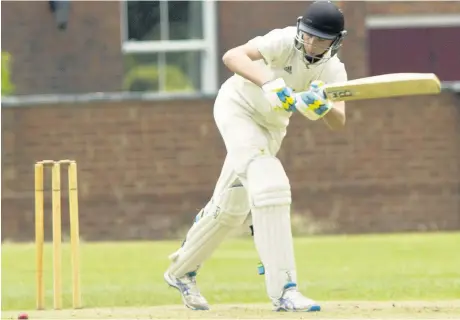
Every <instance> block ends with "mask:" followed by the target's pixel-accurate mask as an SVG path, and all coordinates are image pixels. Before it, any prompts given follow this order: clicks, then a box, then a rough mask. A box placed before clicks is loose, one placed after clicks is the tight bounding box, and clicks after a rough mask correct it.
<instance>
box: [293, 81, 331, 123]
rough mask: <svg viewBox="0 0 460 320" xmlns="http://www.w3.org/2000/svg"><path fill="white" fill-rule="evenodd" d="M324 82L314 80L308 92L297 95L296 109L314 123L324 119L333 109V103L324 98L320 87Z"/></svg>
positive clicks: (324, 95)
mask: <svg viewBox="0 0 460 320" xmlns="http://www.w3.org/2000/svg"><path fill="white" fill-rule="evenodd" d="M323 86H324V82H322V81H320V80H315V81H313V82H312V83H311V84H310V90H308V91H305V92H301V93H298V94H297V95H296V96H297V104H296V106H295V107H296V109H297V110H298V111H299V112H300V113H301V114H303V115H304V116H305V117H307V118H308V119H310V120H313V121H316V120H318V119H321V118H322V117H324V116H325V115H326V114H327V113H328V112H329V111H331V109H332V107H333V105H334V104H333V102H332V101H331V100H328V99H327V98H326V94H325V93H324V91H323V89H322V87H323Z"/></svg>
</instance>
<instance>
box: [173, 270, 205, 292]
mask: <svg viewBox="0 0 460 320" xmlns="http://www.w3.org/2000/svg"><path fill="white" fill-rule="evenodd" d="M178 280H179V281H178V282H179V283H178V285H179V287H180V288H181V291H182V292H183V293H184V294H186V295H191V296H200V295H201V294H200V291H199V290H198V287H197V285H196V272H190V273H187V274H186V275H185V276H183V277H182V278H180V279H178Z"/></svg>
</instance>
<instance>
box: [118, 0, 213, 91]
mask: <svg viewBox="0 0 460 320" xmlns="http://www.w3.org/2000/svg"><path fill="white" fill-rule="evenodd" d="M122 6H123V8H122V15H123V17H122V18H123V26H124V27H123V30H122V37H123V41H122V50H123V54H124V65H125V75H124V81H123V90H126V91H154V92H158V93H166V94H174V93H204V94H214V93H215V92H216V91H217V86H218V80H217V43H216V22H215V20H216V18H215V16H216V8H215V6H216V3H215V1H195V0H191V1H164V0H161V1H131V0H129V1H123V2H122Z"/></svg>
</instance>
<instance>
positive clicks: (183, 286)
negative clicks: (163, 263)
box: [164, 271, 209, 310]
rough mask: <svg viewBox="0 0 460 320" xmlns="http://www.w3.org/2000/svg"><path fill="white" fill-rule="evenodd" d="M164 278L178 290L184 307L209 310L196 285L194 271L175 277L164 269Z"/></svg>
mask: <svg viewBox="0 0 460 320" xmlns="http://www.w3.org/2000/svg"><path fill="white" fill-rule="evenodd" d="M164 279H165V281H166V282H167V283H168V284H169V285H170V286H171V287H173V288H176V289H177V290H179V292H180V294H181V296H182V301H183V302H184V304H185V306H186V307H188V308H190V309H192V310H209V304H208V301H206V299H205V298H204V297H203V296H202V295H201V293H200V290H198V287H197V285H196V272H190V273H187V274H186V275H185V276H183V277H181V278H176V277H174V276H173V275H171V274H169V272H167V271H166V273H165V274H164Z"/></svg>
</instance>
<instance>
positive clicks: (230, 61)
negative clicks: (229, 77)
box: [222, 50, 273, 87]
mask: <svg viewBox="0 0 460 320" xmlns="http://www.w3.org/2000/svg"><path fill="white" fill-rule="evenodd" d="M222 61H223V62H224V64H225V66H226V67H227V68H228V69H229V70H230V71H232V72H234V73H236V74H238V75H240V76H242V77H243V78H246V79H248V80H249V81H251V82H252V83H255V84H256V85H258V86H259V87H262V85H263V84H264V83H266V82H268V81H271V80H273V75H272V74H271V72H270V70H269V69H268V68H265V67H264V66H262V65H260V64H257V63H255V62H254V61H252V60H251V58H249V57H248V56H247V55H246V54H244V53H242V52H239V51H231V50H230V51H229V52H227V53H226V54H225V55H224V57H223V58H222Z"/></svg>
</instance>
